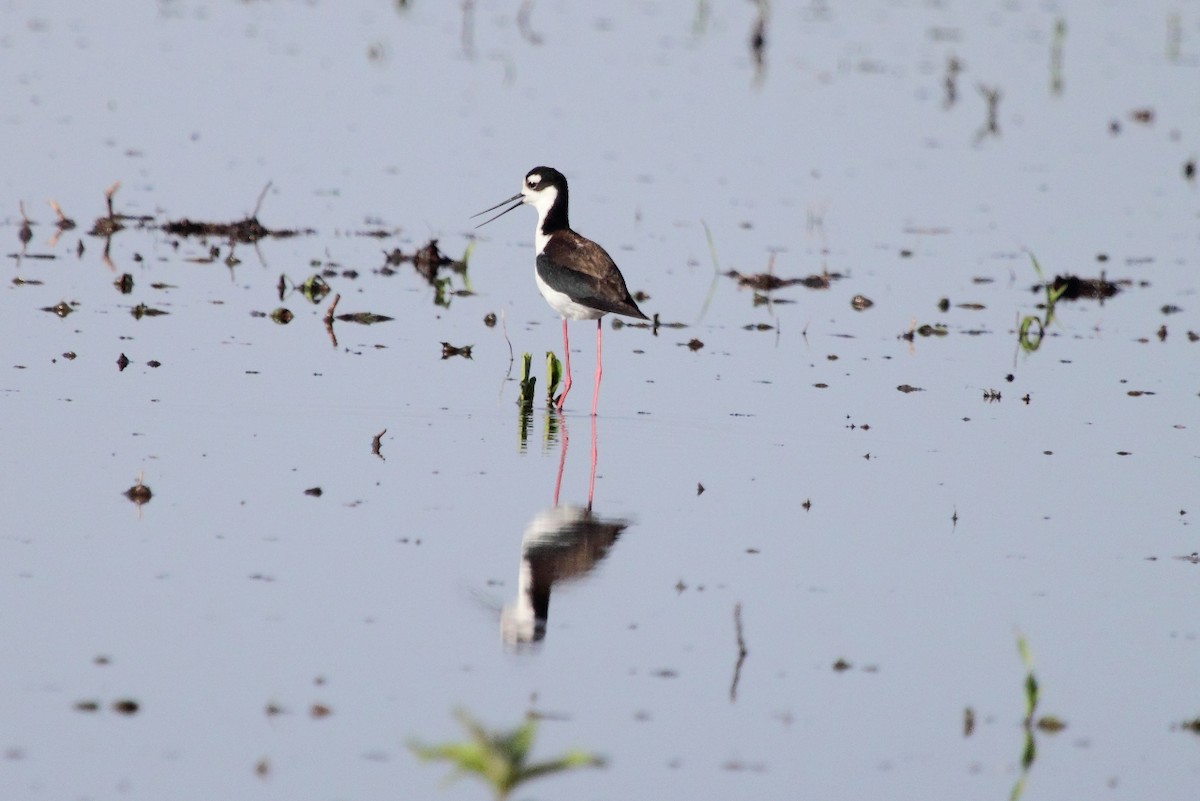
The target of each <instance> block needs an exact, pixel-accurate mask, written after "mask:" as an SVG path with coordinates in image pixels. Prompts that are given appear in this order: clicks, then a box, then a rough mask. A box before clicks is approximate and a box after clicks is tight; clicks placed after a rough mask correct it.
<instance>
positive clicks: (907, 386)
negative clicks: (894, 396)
mask: <svg viewBox="0 0 1200 801" xmlns="http://www.w3.org/2000/svg"><path fill="white" fill-rule="evenodd" d="M896 389H898V390H900V391H901V392H903V393H904V394H906V395H907V394H908V393H909V392H924V391H925V390H924V389H923V388H922V387H914V386H913V385H912V384H901V385H900V386H898V387H896Z"/></svg>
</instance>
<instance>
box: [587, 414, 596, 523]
mask: <svg viewBox="0 0 1200 801" xmlns="http://www.w3.org/2000/svg"><path fill="white" fill-rule="evenodd" d="M595 493H596V415H594V414H593V415H592V471H591V473H590V474H589V475H588V506H587V508H588V511H589V512H590V511H592V496H593V495H594V494H595Z"/></svg>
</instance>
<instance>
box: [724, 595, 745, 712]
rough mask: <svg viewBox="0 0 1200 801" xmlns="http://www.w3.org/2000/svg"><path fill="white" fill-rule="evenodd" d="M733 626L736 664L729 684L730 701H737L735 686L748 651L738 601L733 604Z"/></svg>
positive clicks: (740, 607)
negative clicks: (736, 654)
mask: <svg viewBox="0 0 1200 801" xmlns="http://www.w3.org/2000/svg"><path fill="white" fill-rule="evenodd" d="M733 626H734V630H735V631H736V632H737V647H738V658H737V664H735V665H734V666H733V682H732V683H731V684H730V685H729V701H730V703H733V702H735V701H737V686H738V681H739V680H740V679H741V677H742V664H743V663H744V662H745V661H746V655H747V654H748V653H750V652H749V651H747V650H746V638H745V637H744V636H743V634H742V604H741V602H740V601H739V602H738V603H736V604H734V605H733Z"/></svg>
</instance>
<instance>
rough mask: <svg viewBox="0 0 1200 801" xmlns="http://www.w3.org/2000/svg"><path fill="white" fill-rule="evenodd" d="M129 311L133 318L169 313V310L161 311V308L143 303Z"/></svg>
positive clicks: (138, 318)
mask: <svg viewBox="0 0 1200 801" xmlns="http://www.w3.org/2000/svg"><path fill="white" fill-rule="evenodd" d="M129 313H130V314H132V315H133V319H135V320H140V319H142V318H143V317H159V316H161V315H164V314H170V312H166V311H163V310H162V309H156V308H154V307H152V306H147V305H146V304H145V303H139V304H138V305H136V306H134V307H133V308H132V309H130V310H129Z"/></svg>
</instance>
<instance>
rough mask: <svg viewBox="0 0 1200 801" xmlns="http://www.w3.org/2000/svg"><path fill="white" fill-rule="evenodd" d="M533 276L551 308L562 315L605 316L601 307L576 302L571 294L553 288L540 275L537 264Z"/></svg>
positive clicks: (590, 318) (583, 317) (568, 316)
mask: <svg viewBox="0 0 1200 801" xmlns="http://www.w3.org/2000/svg"><path fill="white" fill-rule="evenodd" d="M533 278H534V280H535V281H537V288H538V291H539V292H541V293H542V297H543V298H545V299H546V302H547V303H549V304H550V308H552V309H554V311H556V312H558V315H559V316H560V317H565V318H566V319H568V320H599V319H600V318H601V317H603V316H604V314H605V313H604V312H602V311H600V310H599V309H593V308H591V307H589V306H584V305H582V304H579V303H576V302H575V301H573V300H571V296H570V295H567V294H565V293H563V292H559V291H558V290H557V289H553V288H551V286H550V285H549V284H547V283H546V282H545V281H543V280H542V277H541V276H540V275H538V272H537V267H536V266H535V267H534V268H533Z"/></svg>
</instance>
